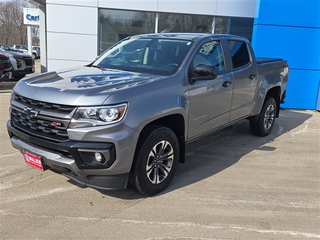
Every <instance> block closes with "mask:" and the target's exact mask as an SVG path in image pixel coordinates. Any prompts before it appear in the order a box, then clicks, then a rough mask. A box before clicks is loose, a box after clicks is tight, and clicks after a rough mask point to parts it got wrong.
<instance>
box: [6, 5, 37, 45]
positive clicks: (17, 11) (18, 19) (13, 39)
mask: <svg viewBox="0 0 320 240" xmlns="http://www.w3.org/2000/svg"><path fill="white" fill-rule="evenodd" d="M25 7H29V8H30V7H33V6H32V5H31V4H29V3H27V2H26V1H24V0H10V1H6V2H0V44H8V45H14V44H23V45H26V44H27V26H26V25H24V24H23V8H25ZM34 28H37V27H33V28H32V29H33V31H32V32H33V34H37V35H33V39H34V40H35V42H39V40H38V39H37V38H38V35H39V30H36V29H34ZM37 29H38V28H37ZM33 45H38V44H33Z"/></svg>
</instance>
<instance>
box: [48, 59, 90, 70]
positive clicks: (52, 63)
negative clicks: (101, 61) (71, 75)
mask: <svg viewBox="0 0 320 240" xmlns="http://www.w3.org/2000/svg"><path fill="white" fill-rule="evenodd" d="M86 64H88V62H86V61H67V60H55V59H48V65H49V69H48V71H56V70H63V69H68V68H73V67H78V66H84V65H86Z"/></svg>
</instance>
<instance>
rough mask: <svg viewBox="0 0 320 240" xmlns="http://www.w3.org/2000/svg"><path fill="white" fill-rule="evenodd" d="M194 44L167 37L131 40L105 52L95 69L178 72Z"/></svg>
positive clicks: (166, 73) (97, 61)
mask: <svg viewBox="0 0 320 240" xmlns="http://www.w3.org/2000/svg"><path fill="white" fill-rule="evenodd" d="M191 44H192V42H191V41H188V40H180V39H167V38H165V39H164V38H128V39H124V40H123V41H121V42H119V43H117V44H115V45H114V46H113V47H111V48H109V49H108V50H107V51H106V52H104V53H103V54H102V55H101V56H100V57H99V58H98V59H97V60H96V61H95V62H94V63H93V64H92V66H96V67H100V68H111V69H119V70H125V71H133V72H144V73H153V74H161V75H171V74H173V73H175V72H176V71H177V69H178V67H179V66H180V64H181V62H182V60H183V59H184V57H185V56H186V54H187V52H188V50H189V49H190V46H191Z"/></svg>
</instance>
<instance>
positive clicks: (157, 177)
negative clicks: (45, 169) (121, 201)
mask: <svg viewBox="0 0 320 240" xmlns="http://www.w3.org/2000/svg"><path fill="white" fill-rule="evenodd" d="M179 154H180V153H179V142H178V139H177V137H176V135H175V134H174V132H173V131H172V130H171V129H169V128H166V127H158V128H154V129H152V130H151V131H149V133H148V134H147V135H146V136H145V137H144V138H143V139H142V142H141V144H139V146H138V149H137V152H136V154H135V159H134V162H133V165H132V168H131V172H130V178H129V179H130V183H131V185H132V186H133V187H135V188H136V189H137V190H138V191H139V192H140V193H141V194H143V195H145V196H152V195H154V194H157V193H159V192H161V191H162V190H164V189H165V188H166V187H167V186H168V185H169V184H170V182H171V181H172V179H173V177H174V174H175V171H176V169H177V166H178V159H179Z"/></svg>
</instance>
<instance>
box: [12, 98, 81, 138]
mask: <svg viewBox="0 0 320 240" xmlns="http://www.w3.org/2000/svg"><path fill="white" fill-rule="evenodd" d="M74 109H75V107H74V106H68V105H60V104H54V103H47V102H42V101H37V100H33V99H30V98H26V97H23V96H21V95H18V94H16V93H13V94H12V110H11V121H12V124H13V125H14V126H15V127H16V128H18V129H20V130H22V131H24V132H27V133H30V134H32V135H34V136H37V137H41V138H46V139H50V140H54V141H65V140H68V132H67V128H68V125H69V123H70V120H71V113H72V111H73V110H74Z"/></svg>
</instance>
